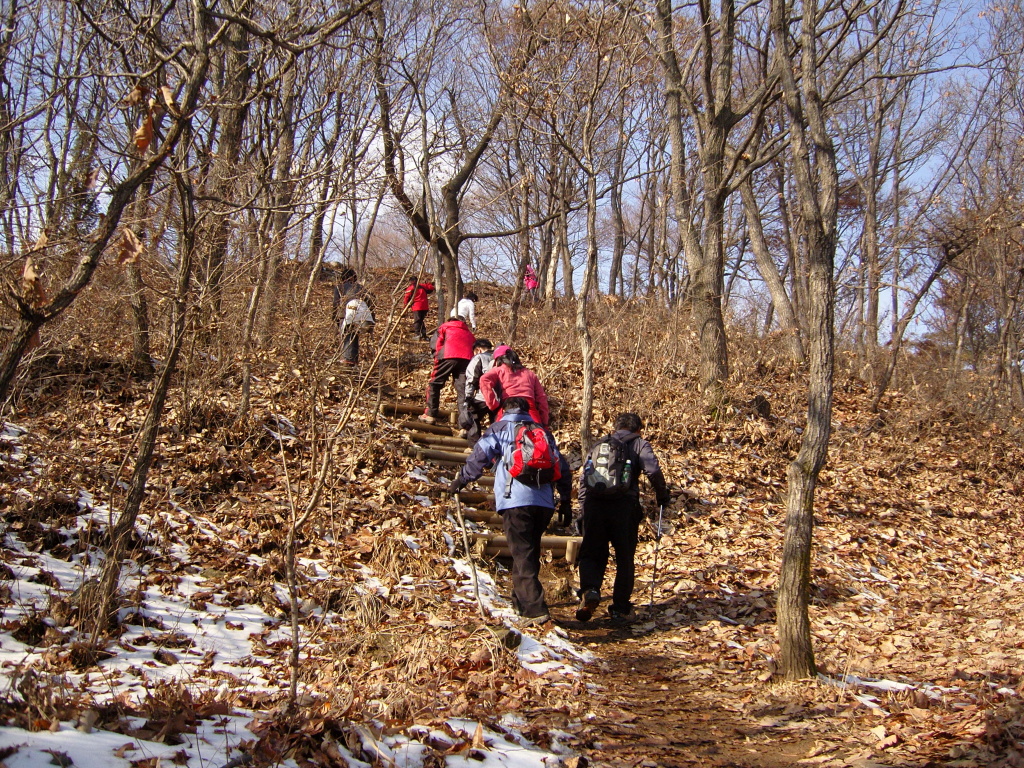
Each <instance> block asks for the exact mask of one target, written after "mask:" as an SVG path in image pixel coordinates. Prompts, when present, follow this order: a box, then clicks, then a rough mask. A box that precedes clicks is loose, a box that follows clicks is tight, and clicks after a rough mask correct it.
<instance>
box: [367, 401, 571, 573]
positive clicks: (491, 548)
mask: <svg viewBox="0 0 1024 768" xmlns="http://www.w3.org/2000/svg"><path fill="white" fill-rule="evenodd" d="M381 413H383V415H385V416H390V417H394V418H402V417H407V418H405V419H404V420H403V421H401V422H399V423H398V427H399V428H400V429H402V430H403V431H404V432H405V433H406V434H408V435H409V438H410V440H411V441H412V446H411V448H410V454H411V455H412V456H413V457H415V458H416V459H418V460H420V461H426V462H430V463H431V464H434V465H436V466H440V467H447V468H451V469H452V470H454V469H456V468H458V467H461V466H462V465H463V464H464V463H465V462H466V456H468V455H469V452H470V446H469V441H467V440H466V439H465V438H462V437H459V436H458V433H457V431H456V430H455V428H454V427H453V426H452V424H454V421H455V419H454V415H453V414H452V413H451V412H450V411H445V410H442V411H440V415H441V417H440V418H439V419H438V421H437V422H436V423H434V424H427V423H426V422H423V421H420V420H419V418H418V416H419V415H420V414H421V413H423V404H422V403H409V402H391V403H384V404H382V405H381ZM475 485H477V486H479V487H478V488H477V489H476V490H470V489H466V490H463V491H461V492H460V493H459V500H460V501H461V502H462V504H463V507H462V514H463V516H464V517H465V518H466V519H467V520H472V521H473V522H475V523H477V524H479V525H481V526H486V527H487V528H488V529H489V530H488V531H487V532H483V533H473V534H472V538H473V540H474V541H475V546H474V550H475V554H477V555H481V556H485V557H509V556H510V555H509V549H508V540H507V539H506V538H505V535H504V534H503V533H502V528H501V515H499V514H498V513H497V512H495V511H494V477H493V475H484V476H483V477H481V478H480V479H479V480H477V481H476V483H475ZM581 540H582V539H581V538H580V537H579V536H544V537H542V538H541V547H542V548H543V549H545V550H550V551H551V553H552V555H553V556H554V557H564V558H565V559H566V560H567V561H568V562H569V563H570V564H572V563H575V562H576V555H577V553H578V552H579V548H580V541H581Z"/></svg>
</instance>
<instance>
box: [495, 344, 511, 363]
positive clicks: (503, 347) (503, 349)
mask: <svg viewBox="0 0 1024 768" xmlns="http://www.w3.org/2000/svg"><path fill="white" fill-rule="evenodd" d="M511 351H512V347H510V346H509V345H508V344H499V345H498V348H497V349H496V350H494V359H495V360H497V359H498V358H499V357H501V356H502V355H504V354H505V353H506V352H511Z"/></svg>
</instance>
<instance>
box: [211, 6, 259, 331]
mask: <svg viewBox="0 0 1024 768" xmlns="http://www.w3.org/2000/svg"><path fill="white" fill-rule="evenodd" d="M250 2H251V0H242V2H241V4H240V5H241V7H240V8H238V9H236V12H238V13H241V14H245V13H247V12H248V8H249V3H250ZM224 42H225V44H226V52H225V53H224V54H223V55H224V61H223V64H222V65H221V66H222V70H221V72H220V81H221V82H220V93H219V99H218V102H217V119H218V122H219V125H220V132H219V135H218V137H217V150H216V155H215V156H214V159H213V165H212V167H211V171H210V177H211V178H210V179H209V181H208V183H207V190H206V192H207V194H208V195H209V196H210V197H211V203H210V204H211V206H212V207H211V210H210V212H209V213H210V216H209V218H208V219H207V222H206V225H205V226H204V231H203V233H202V236H201V238H200V242H201V244H202V246H203V248H204V254H203V256H202V262H201V264H200V265H199V267H200V274H201V280H202V284H203V292H204V296H205V297H206V302H205V303H206V306H205V307H202V308H201V310H200V311H201V312H202V313H203V314H204V315H205V317H204V320H203V328H204V330H205V331H207V332H211V331H215V330H216V328H217V327H218V325H219V323H220V313H221V309H220V308H221V298H222V297H221V291H222V289H223V285H222V282H223V278H224V266H225V261H226V259H227V250H228V239H229V236H230V231H231V226H232V221H233V220H234V216H235V212H236V210H237V208H236V207H235V204H236V203H237V202H238V199H237V194H236V189H237V188H238V185H237V179H236V176H237V174H238V172H239V164H238V159H239V156H240V155H241V151H242V141H243V137H244V135H245V126H246V121H247V119H248V114H249V95H250V94H249V83H250V81H251V79H252V74H253V67H252V63H251V61H250V49H249V32H248V31H247V30H246V28H245V27H244V26H243V25H242V24H239V23H230V24H228V27H227V33H226V35H225V36H224ZM210 335H211V336H212V335H213V334H212V333H210Z"/></svg>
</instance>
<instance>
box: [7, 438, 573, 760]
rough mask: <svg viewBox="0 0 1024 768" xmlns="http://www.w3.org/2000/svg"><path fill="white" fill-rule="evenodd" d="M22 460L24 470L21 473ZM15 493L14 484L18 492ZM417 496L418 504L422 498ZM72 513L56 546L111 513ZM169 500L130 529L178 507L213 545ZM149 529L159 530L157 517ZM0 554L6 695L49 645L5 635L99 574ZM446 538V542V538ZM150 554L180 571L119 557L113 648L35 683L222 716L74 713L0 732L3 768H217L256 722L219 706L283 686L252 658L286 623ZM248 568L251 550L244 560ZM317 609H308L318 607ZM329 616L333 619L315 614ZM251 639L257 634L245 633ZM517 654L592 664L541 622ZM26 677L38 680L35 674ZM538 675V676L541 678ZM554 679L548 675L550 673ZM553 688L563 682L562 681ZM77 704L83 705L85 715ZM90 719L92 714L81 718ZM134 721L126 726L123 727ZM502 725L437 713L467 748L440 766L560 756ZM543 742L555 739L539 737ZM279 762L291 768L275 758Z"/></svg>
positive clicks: (532, 660) (174, 549)
mask: <svg viewBox="0 0 1024 768" xmlns="http://www.w3.org/2000/svg"><path fill="white" fill-rule="evenodd" d="M23 435H25V430H24V429H22V428H20V427H17V426H15V425H12V424H4V425H3V427H2V431H0V438H2V440H3V443H2V445H3V447H4V449H5V450H4V451H2V452H0V462H3V463H5V464H8V465H17V466H19V467H20V468H21V469H22V470H23V471H25V472H32V473H36V472H38V471H39V468H38V467H37V466H36V465H35V463H34V462H33V461H32V460H31V457H29V456H28V455H27V454H26V451H25V449H24V447H23V444H22V441H21V438H22V436H23ZM26 467H27V468H28V469H26ZM19 492H22V493H28V491H26V490H25V489H24V488H22V489H20V491H19ZM422 502H423V503H425V504H427V505H429V504H431V501H430V500H429V499H427V498H426V497H424V498H423V499H422ZM77 503H78V508H79V511H80V514H79V515H78V516H77V517H76V518H74V521H73V523H72V524H71V525H68V526H65V527H64V528H61V529H59V531H58V533H59V534H60V535H61V536H62V537H64V542H63V544H65V545H66V546H68V547H72V546H73V545H75V544H77V543H78V542H79V541H81V540H86V541H87V540H89V533H91V532H92V531H93V530H95V529H96V528H106V527H108V526H109V525H110V524H111V523H112V522H114V519H115V517H116V513H114V512H112V510H110V509H108V508H107V507H105V506H104V505H103V504H100V503H97V502H96V500H95V499H94V498H93V496H92V495H91V494H90V493H89V492H88V491H85V490H83V491H81V492H80V494H79V497H78V502H77ZM168 503H169V506H170V509H169V510H167V512H165V513H161V514H160V515H158V516H156V517H151V516H147V515H140V517H139V522H138V525H137V529H138V530H139V532H140V535H141V536H142V537H143V539H144V540H148V542H147V543H148V544H150V545H151V544H152V541H153V540H154V539H155V538H156V536H157V534H155V533H154V531H155V530H157V529H158V528H163V529H164V530H166V531H167V532H168V534H169V535H171V536H172V537H173V532H174V530H175V529H176V528H178V527H180V526H182V525H183V523H182V522H181V518H180V517H179V515H181V514H188V520H189V523H190V524H192V525H197V526H199V528H200V530H202V531H203V532H204V533H205V534H207V535H208V536H210V537H213V538H215V539H219V540H221V541H224V543H225V544H229V543H230V542H228V541H227V540H225V539H223V537H222V536H223V535H222V533H221V532H220V531H219V530H218V528H217V526H216V525H215V524H214V523H212V522H211V521H210V520H208V519H205V518H203V517H202V516H199V515H195V514H193V513H187V511H186V510H182V509H180V508H177V505H176V504H175V503H174V502H173V501H169V502H168ZM158 524H159V525H158ZM3 536H4V542H3V547H2V548H0V561H2V562H4V563H6V565H7V566H8V567H9V568H10V570H11V573H12V574H13V578H12V579H11V580H10V581H9V582H4V583H6V584H8V585H9V589H10V596H9V598H8V600H7V602H9V603H10V604H9V605H7V606H6V607H5V608H4V609H3V614H2V624H0V627H2V628H3V629H2V630H0V684H3V686H4V688H5V689H6V691H7V695H8V696H11V695H15V694H14V691H15V690H16V686H17V683H18V681H19V680H20V679H24V675H25V673H26V672H27V671H28V670H33V669H38V670H44V669H46V668H47V667H48V666H49V663H48V662H47V657H48V656H49V657H52V656H53V654H54V653H55V652H56V653H60V652H61V651H62V649H63V647H62V646H61V645H55V646H52V647H47V646H44V645H38V644H34V643H38V642H39V641H38V640H36V639H35V638H28V637H26V640H28V641H29V642H21V641H19V640H18V639H16V637H15V636H14V632H15V631H17V629H18V628H19V627H22V626H23V625H27V624H29V623H30V622H33V621H35V622H36V623H37V625H38V619H39V617H40V616H45V615H46V612H47V611H48V610H49V607H50V606H51V605H52V602H53V600H54V598H60V597H67V596H69V595H70V594H71V593H73V592H74V591H75V590H76V589H79V588H81V586H82V585H83V584H85V583H86V582H87V581H89V580H91V579H95V578H96V577H97V576H98V574H99V568H98V565H97V564H98V563H100V562H101V561H102V551H100V550H97V549H96V548H92V547H90V548H88V550H87V551H86V552H77V553H75V554H72V555H70V557H69V559H66V560H65V559H60V558H58V557H54V556H53V555H52V554H51V553H50V552H49V551H47V550H45V549H43V550H42V551H39V552H35V551H32V550H31V549H30V548H29V547H28V546H27V545H26V543H25V542H24V541H22V540H21V539H20V538H19V536H18V531H17V530H11V529H10V528H7V529H6V530H4V531H3ZM405 543H406V545H407V546H409V548H410V549H412V550H414V551H416V550H417V548H419V547H420V546H421V545H420V543H419V542H418V541H416V540H415V539H414V538H412V537H406V541H405ZM453 543H454V542H453ZM159 544H160V548H161V549H162V552H161V557H162V558H164V559H165V561H166V559H168V558H169V559H170V560H171V562H172V563H173V562H175V561H177V562H178V563H179V564H181V567H180V568H179V567H175V568H174V569H173V571H174V572H173V575H171V574H168V569H167V567H166V562H165V563H164V564H161V565H160V566H158V567H156V568H153V567H151V566H149V565H141V566H140V565H138V564H126V567H125V571H124V573H123V576H122V581H123V583H124V587H123V589H124V592H125V593H126V594H133V595H135V596H137V597H136V601H137V602H136V608H135V609H133V611H132V612H134V613H136V614H137V615H136V616H135V617H134V618H133V619H132V620H133V621H134V622H136V623H132V624H129V625H127V626H126V631H125V632H124V633H123V634H122V635H121V636H120V637H119V638H118V643H117V646H112V648H111V650H113V651H115V655H114V656H113V657H111V658H109V659H106V660H104V661H101V662H100V663H99V665H98V667H91V668H89V669H86V670H85V671H82V672H75V671H69V672H64V673H62V674H60V675H56V676H52V677H49V678H48V683H49V686H50V687H51V688H53V689H56V690H58V691H63V692H66V693H67V694H68V695H69V696H71V695H72V694H73V696H74V697H81V698H83V699H85V700H87V701H90V702H92V703H93V704H94V705H95V706H103V705H105V704H111V703H114V702H118V703H119V704H121V705H128V706H131V705H137V704H141V703H143V702H145V700H146V698H147V696H148V695H149V692H150V691H151V690H152V689H153V687H154V686H157V685H159V684H180V685H183V686H185V687H186V688H187V689H189V690H191V691H194V692H197V693H201V692H215V695H216V697H217V699H218V701H219V700H221V699H223V702H224V706H223V710H224V712H225V713H229V714H224V715H221V716H216V717H213V718H212V719H206V720H200V721H198V723H197V725H196V728H195V733H188V732H182V733H180V734H179V735H178V737H179V738H180V739H181V740H182V743H180V744H174V745H171V744H165V743H158V742H155V741H147V740H146V739H143V738H135V737H132V736H129V735H126V734H122V733H115V732H110V731H104V730H99V729H94V728H92V727H90V725H89V724H88V722H86V723H82V724H79V723H75V722H50V723H40V726H41V727H42V729H41V730H37V731H28V730H24V729H20V728H12V727H0V762H2V764H3V765H4V766H6V768H36V767H37V766H40V765H50V764H55V765H60V766H65V767H66V766H72V765H74V766H77V767H78V768H120V767H121V766H124V768H158V767H159V766H170V765H181V766H188V767H189V768H219V767H220V766H225V765H227V764H228V763H229V762H230V761H231V760H232V759H233V758H237V757H238V756H239V754H240V752H239V751H238V750H239V748H240V746H242V745H244V743H245V742H252V741H253V740H254V739H255V736H254V734H253V733H251V732H250V731H249V730H248V728H247V726H248V725H250V724H251V723H252V722H253V721H254V720H256V719H258V718H259V717H260V713H257V712H254V711H248V710H244V709H240V708H237V707H234V706H232V704H231V702H233V701H234V700H235V699H236V696H237V695H238V694H239V693H244V692H248V693H252V692H268V693H273V694H278V693H280V692H281V691H283V690H284V689H286V688H287V685H288V675H287V673H286V669H285V667H284V666H283V664H281V662H280V659H279V658H278V657H277V655H268V654H266V653H265V652H264V654H263V655H261V652H260V648H263V649H266V647H267V646H272V645H273V644H274V643H275V641H277V640H288V641H289V642H290V635H289V634H288V628H287V623H286V622H284V621H282V620H281V619H280V618H275V617H273V616H271V615H270V614H268V613H267V611H266V610H264V608H263V607H261V606H259V605H255V604H249V603H242V604H237V605H233V604H232V602H237V601H232V600H231V599H230V598H229V596H228V594H227V593H226V591H225V586H224V583H223V579H216V578H215V579H209V580H208V579H205V578H204V577H203V575H202V572H200V571H199V570H198V569H197V568H194V567H189V566H188V565H187V564H188V563H190V562H191V558H190V553H189V550H188V548H187V547H186V546H185V545H184V544H182V543H180V542H178V541H175V540H173V539H172V540H170V541H168V540H167V539H166V538H161V540H160V542H159ZM248 558H249V560H250V561H253V562H254V563H255V564H257V565H259V564H260V562H261V560H262V559H261V558H258V557H255V556H252V555H249V556H248ZM451 563H452V568H453V570H454V571H455V574H456V579H455V580H456V581H457V582H458V584H457V597H456V598H455V599H456V600H458V601H461V602H469V603H475V602H476V592H475V589H474V583H473V567H472V565H471V564H470V563H468V562H467V561H465V560H460V559H458V558H456V557H454V554H453V555H452V559H451ZM303 568H304V571H305V572H306V573H307V574H308V575H310V577H311V578H314V579H328V578H329V577H330V574H329V572H328V571H327V570H326V569H324V568H323V567H322V566H320V565H319V564H318V563H317V562H315V561H311V560H310V561H304V562H303ZM476 575H477V580H478V581H477V583H478V588H479V591H480V599H481V601H482V602H483V604H484V606H485V609H486V611H487V612H488V614H489V615H490V616H491V617H492V618H497V619H500V620H501V621H503V622H504V623H505V624H507V625H510V626H511V625H513V624H514V620H515V614H514V612H513V610H512V608H511V606H510V604H509V603H508V601H507V600H506V599H505V598H504V597H502V596H500V595H499V593H498V589H497V585H496V584H495V582H494V580H493V578H491V577H490V575H489V574H487V573H486V572H483V571H480V570H477V574H476ZM361 577H362V583H361V584H360V585H359V586H360V588H361V589H365V590H368V591H377V590H378V589H380V588H381V586H380V583H379V582H378V581H377V579H376V578H375V577H374V575H373V573H372V572H371V571H370V569H369V568H364V569H363V573H362V576H361ZM416 587H417V585H416V584H415V583H413V582H412V581H411V580H406V579H403V581H402V582H401V583H400V584H399V585H397V587H396V588H398V589H415V588H416ZM276 593H277V595H278V597H279V598H282V597H283V598H287V592H286V590H285V588H284V586H283V585H280V584H278V585H277V586H276ZM317 612H318V613H321V614H322V611H320V609H317ZM322 618H325V619H330V620H338V619H339V618H340V617H338V616H337V615H330V614H328V615H327V616H322ZM37 629H38V630H39V631H47V632H59V631H61V630H60V629H59V628H58V627H56V626H54V625H53V622H52V620H49V619H44V620H43V624H42V625H38V626H37ZM257 641H258V642H257ZM517 654H518V658H519V660H520V663H521V664H522V665H523V666H524V667H525V668H526V669H529V670H531V671H533V672H535V673H537V674H546V673H550V672H552V671H556V672H557V673H560V674H561V675H563V676H565V677H566V678H570V677H572V676H575V675H577V674H578V672H579V668H580V665H581V664H584V663H587V662H589V661H591V660H592V656H591V654H590V653H589V652H587V651H585V650H582V649H580V648H577V647H576V646H574V645H573V644H572V643H571V642H569V641H568V640H567V638H566V633H565V632H564V630H561V629H558V628H556V629H554V630H551V631H548V632H547V633H546V634H544V635H543V636H541V637H532V636H530V635H526V634H523V635H521V641H520V643H519V646H518V649H517ZM40 679H43V680H46V679H47V678H46V676H45V675H41V676H40ZM548 679H549V680H551V678H550V677H549V678H548ZM552 682H553V683H554V684H558V682H557V679H556V680H554V681H552ZM566 684H570V683H569V682H568V680H567V681H566ZM87 711H88V710H87ZM93 714H95V713H93ZM128 720H129V721H130V722H129V725H131V726H132V727H135V728H137V729H139V731H141V732H142V733H147V732H148V731H147V730H146V729H145V728H144V725H145V719H144V718H129V719H128ZM134 721H137V722H134ZM507 725H508V727H507V728H506V733H504V734H502V733H498V732H496V731H493V730H490V729H486V728H483V727H482V726H480V725H479V724H477V723H475V722H470V721H464V720H452V721H449V723H448V727H449V728H450V729H451V731H452V732H453V733H455V734H456V735H461V736H462V737H463V741H465V742H471V743H472V746H471V748H468V749H462V750H460V752H459V753H458V754H452V755H448V756H446V765H448V766H452V768H459V767H460V766H470V765H471V766H474V768H495V767H497V766H507V767H508V768H535V767H536V768H541V767H543V766H556V765H559V764H560V762H561V760H560V758H559V757H558V756H557V755H555V754H554V753H553V752H549V751H544V750H540V749H538V748H536V747H534V746H533V745H531V744H530V743H529V742H528V741H527V740H526V739H525V738H524V737H523V736H522V735H520V734H519V733H518V731H517V730H516V729H515V727H514V718H511V719H509V722H508V723H507ZM358 728H359V731H360V735H361V738H362V741H363V749H364V752H366V753H367V754H377V755H378V756H379V757H380V758H381V760H383V762H385V763H387V764H389V765H394V766H395V767H396V768H419V767H420V766H422V765H423V764H424V759H425V755H426V754H427V753H428V752H430V751H431V747H433V746H436V747H441V748H446V747H453V746H455V745H456V744H457V743H458V742H457V741H456V739H455V738H453V737H452V736H451V735H450V734H447V733H442V732H440V731H436V730H432V729H429V728H425V727H421V728H417V727H413V728H411V729H409V734H410V735H409V736H380V737H378V736H375V735H374V733H373V732H372V730H371V729H370V728H369V727H365V726H358ZM553 743H554V744H555V745H556V746H555V748H556V749H557V744H558V742H557V739H555V741H554V742H553ZM338 754H339V756H340V757H341V758H343V759H344V760H345V761H347V762H348V763H349V765H352V766H366V765H368V764H367V763H365V762H363V761H361V760H359V759H357V758H355V757H354V756H353V755H352V754H351V753H350V752H348V751H347V750H346V749H345V748H344V747H343V746H342V745H338ZM284 765H295V763H294V761H286V762H285V763H284Z"/></svg>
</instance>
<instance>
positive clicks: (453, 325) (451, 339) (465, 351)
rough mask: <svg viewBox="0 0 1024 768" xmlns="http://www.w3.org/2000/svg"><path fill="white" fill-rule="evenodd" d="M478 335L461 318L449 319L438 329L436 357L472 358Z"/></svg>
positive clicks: (441, 358) (439, 358)
mask: <svg viewBox="0 0 1024 768" xmlns="http://www.w3.org/2000/svg"><path fill="white" fill-rule="evenodd" d="M474 344H476V337H475V336H474V335H473V332H472V331H471V330H469V326H468V325H466V324H465V323H464V322H462V321H461V320H449V321H448V322H447V323H442V324H441V327H440V328H438V329H437V346H436V347H435V350H436V352H437V354H436V355H435V357H436V358H437V359H438V360H450V359H452V358H455V359H458V360H471V359H472V358H473V345H474Z"/></svg>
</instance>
